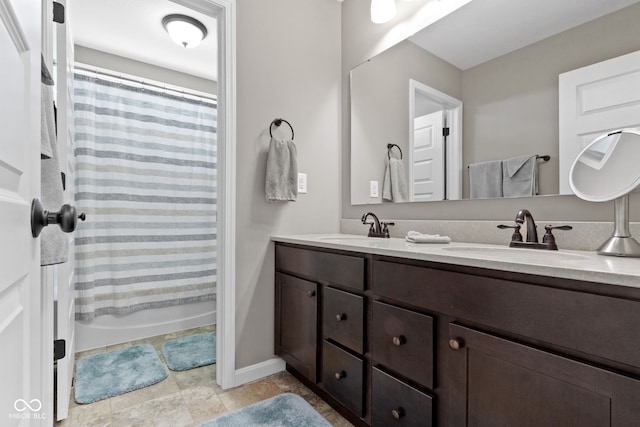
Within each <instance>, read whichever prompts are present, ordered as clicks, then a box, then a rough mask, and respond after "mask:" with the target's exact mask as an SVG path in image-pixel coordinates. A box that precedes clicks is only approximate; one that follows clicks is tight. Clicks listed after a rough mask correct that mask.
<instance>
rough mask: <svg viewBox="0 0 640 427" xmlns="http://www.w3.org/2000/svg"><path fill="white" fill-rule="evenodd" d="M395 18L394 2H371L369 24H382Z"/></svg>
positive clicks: (374, 0)
mask: <svg viewBox="0 0 640 427" xmlns="http://www.w3.org/2000/svg"><path fill="white" fill-rule="evenodd" d="M394 16H396V0H371V22H373V23H374V24H384V23H385V22H389V21H390V20H391V19H393V17H394Z"/></svg>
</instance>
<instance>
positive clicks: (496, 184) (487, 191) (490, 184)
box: [469, 160, 502, 199]
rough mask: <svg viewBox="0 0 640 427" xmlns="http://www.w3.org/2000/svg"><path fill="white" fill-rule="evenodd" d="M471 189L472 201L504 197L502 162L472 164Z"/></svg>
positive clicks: (492, 161) (470, 173) (470, 169)
mask: <svg viewBox="0 0 640 427" xmlns="http://www.w3.org/2000/svg"><path fill="white" fill-rule="evenodd" d="M469 188H470V192H469V193H470V194H469V196H470V197H471V198H472V199H486V198H489V197H502V160H491V161H488V162H480V163H471V164H470V165H469Z"/></svg>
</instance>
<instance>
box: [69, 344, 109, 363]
mask: <svg viewBox="0 0 640 427" xmlns="http://www.w3.org/2000/svg"><path fill="white" fill-rule="evenodd" d="M106 349H107V348H106V347H98V348H94V349H92V350H86V351H81V352H80V353H76V360H80V359H82V358H83V357H87V356H92V355H94V354H100V353H104V352H105V351H106Z"/></svg>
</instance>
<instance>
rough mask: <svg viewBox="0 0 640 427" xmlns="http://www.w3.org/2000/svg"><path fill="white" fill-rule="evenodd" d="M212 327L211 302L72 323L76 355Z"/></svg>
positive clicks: (213, 309)
mask: <svg viewBox="0 0 640 427" xmlns="http://www.w3.org/2000/svg"><path fill="white" fill-rule="evenodd" d="M215 323H216V303H215V301H204V302H199V303H194V304H184V305H176V306H172V307H164V308H153V309H148V310H141V311H137V312H135V313H131V314H128V315H125V316H113V315H105V316H100V317H96V318H95V319H93V320H77V321H76V322H75V329H76V331H75V340H76V342H75V345H76V352H81V351H85V350H91V349H94V348H99V347H105V346H108V345H114V344H120V343H124V342H128V341H134V340H139V339H142V338H149V337H153V336H156V335H163V334H169V333H171V332H177V331H181V330H184V329H191V328H197V327H200V326H205V325H212V324H215Z"/></svg>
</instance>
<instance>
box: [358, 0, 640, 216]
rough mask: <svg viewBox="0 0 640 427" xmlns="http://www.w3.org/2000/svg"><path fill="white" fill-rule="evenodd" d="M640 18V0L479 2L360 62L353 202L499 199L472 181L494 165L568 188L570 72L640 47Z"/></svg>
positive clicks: (538, 184)
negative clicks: (563, 97)
mask: <svg viewBox="0 0 640 427" xmlns="http://www.w3.org/2000/svg"><path fill="white" fill-rule="evenodd" d="M639 21H640V0H606V1H590V2H585V1H584V0H570V1H569V0H566V1H562V2H558V1H557V0H537V1H535V2H532V1H530V0H473V1H471V2H470V3H468V4H466V5H465V6H463V7H461V8H460V9H458V10H456V11H455V12H453V13H451V14H450V15H448V16H447V17H445V18H443V19H441V20H440V21H438V22H436V23H434V24H432V25H430V26H429V27H427V28H425V29H423V30H422V31H420V32H418V33H416V34H414V35H413V36H411V37H409V38H408V39H406V40H404V41H402V42H400V43H398V44H396V45H395V46H393V47H391V48H389V49H387V50H385V51H384V52H381V53H379V54H378V55H376V56H375V57H373V58H371V59H370V60H369V61H367V62H365V63H363V64H360V65H358V66H357V67H355V68H354V69H352V70H351V75H350V79H351V81H350V96H351V165H350V166H351V203H352V204H353V205H361V204H377V203H397V202H412V201H416V202H417V201H430V200H433V201H437V200H455V199H461V198H470V196H472V195H473V196H474V197H476V196H477V197H479V198H486V197H493V194H492V193H491V191H489V192H480V193H478V192H477V190H476V191H472V190H471V188H470V180H469V177H470V175H471V174H472V173H475V172H474V171H478V170H479V169H477V167H478V166H482V167H491V164H492V163H494V162H502V165H503V166H504V167H505V168H506V167H507V166H508V167H509V168H510V169H509V172H508V173H509V174H510V173H512V172H513V171H515V172H517V171H518V170H523V171H524V169H520V168H521V167H523V165H528V166H526V167H532V168H534V172H535V174H536V176H535V178H534V182H535V186H533V187H532V188H531V190H532V194H531V195H553V194H558V193H559V181H560V178H559V163H558V153H559V136H558V134H559V119H558V115H559V107H558V104H559V95H558V93H559V92H558V76H559V75H560V74H562V73H566V72H568V71H571V70H574V69H576V68H580V67H584V66H586V65H589V64H593V63H597V62H601V61H605V60H608V59H610V58H614V57H618V56H621V55H625V54H627V53H630V52H634V51H638V50H640V26H639V25H637V22H639ZM388 147H391V149H389V148H388ZM527 159H530V160H527ZM514 162H515V163H514ZM533 165H535V167H534V166H533ZM505 170H506V169H505ZM470 171H471V173H470ZM503 173H504V171H503ZM478 182H479V181H478V180H477V179H476V180H475V182H474V185H476V189H477V183H478ZM482 185H485V186H488V188H489V189H491V186H492V185H493V184H492V183H491V182H487V183H483V184H482ZM527 191H529V190H527ZM474 192H475V194H474ZM478 195H479V196H478ZM522 195H524V194H522ZM504 196H509V194H500V195H498V197H504Z"/></svg>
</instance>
